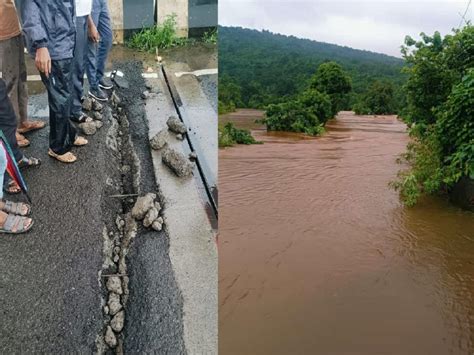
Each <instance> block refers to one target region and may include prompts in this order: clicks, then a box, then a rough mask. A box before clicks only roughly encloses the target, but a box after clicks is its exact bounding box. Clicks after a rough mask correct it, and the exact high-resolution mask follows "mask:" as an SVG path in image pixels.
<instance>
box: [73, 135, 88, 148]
mask: <svg viewBox="0 0 474 355" xmlns="http://www.w3.org/2000/svg"><path fill="white" fill-rule="evenodd" d="M88 143H89V141H88V140H87V139H85V138H84V137H81V136H77V137H76V140H75V141H74V143H73V144H74V145H75V146H76V147H82V146H84V145H86V144H88Z"/></svg>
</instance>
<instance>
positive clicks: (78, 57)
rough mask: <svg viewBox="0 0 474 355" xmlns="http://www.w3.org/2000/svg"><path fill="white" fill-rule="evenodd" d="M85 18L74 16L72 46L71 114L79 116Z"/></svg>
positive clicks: (85, 40) (84, 57) (83, 62)
mask: <svg viewBox="0 0 474 355" xmlns="http://www.w3.org/2000/svg"><path fill="white" fill-rule="evenodd" d="M87 18H88V16H80V17H77V18H76V47H75V48H74V64H73V76H72V85H73V94H72V108H71V115H72V116H73V117H74V118H79V117H81V115H82V104H81V98H82V95H83V92H84V71H85V60H86V54H87V49H88V47H87V45H88V41H87Z"/></svg>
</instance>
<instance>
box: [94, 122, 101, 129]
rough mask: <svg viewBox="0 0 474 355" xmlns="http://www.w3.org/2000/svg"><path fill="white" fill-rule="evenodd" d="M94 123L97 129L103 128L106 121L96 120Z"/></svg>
mask: <svg viewBox="0 0 474 355" xmlns="http://www.w3.org/2000/svg"><path fill="white" fill-rule="evenodd" d="M93 123H94V124H95V128H97V129H100V128H102V126H103V125H104V122H102V121H94V122H93Z"/></svg>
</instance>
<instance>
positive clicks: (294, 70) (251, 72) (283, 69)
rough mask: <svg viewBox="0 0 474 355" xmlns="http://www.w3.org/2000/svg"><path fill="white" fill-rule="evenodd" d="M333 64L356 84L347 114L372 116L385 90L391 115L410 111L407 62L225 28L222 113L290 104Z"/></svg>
mask: <svg viewBox="0 0 474 355" xmlns="http://www.w3.org/2000/svg"><path fill="white" fill-rule="evenodd" d="M328 61H334V62H336V63H338V64H339V65H340V66H341V67H342V68H343V69H344V71H345V72H346V73H347V74H348V75H349V76H350V78H351V82H352V91H351V93H350V94H349V95H348V97H347V100H346V102H345V103H344V108H345V109H352V108H353V107H354V106H355V107H356V108H357V107H359V108H360V109H361V110H362V111H364V112H367V111H370V110H367V107H366V106H367V105H366V103H365V100H366V98H367V93H368V92H369V91H370V90H378V88H380V87H382V88H383V89H384V92H385V93H389V94H390V95H391V98H390V100H391V102H390V106H391V107H390V110H389V111H393V112H397V111H398V110H399V108H401V107H404V105H405V103H404V102H403V97H404V95H403V94H402V92H401V88H402V84H403V83H404V82H405V80H406V76H405V75H404V74H402V72H401V69H402V67H403V65H404V61H403V60H402V59H399V58H395V57H391V56H388V55H384V54H379V53H373V52H369V51H362V50H356V49H352V48H349V47H342V46H338V45H334V44H328V43H321V42H316V41H312V40H307V39H299V38H296V37H293V36H285V35H280V34H274V33H271V32H269V31H256V30H250V29H243V28H236V27H220V28H219V71H220V77H219V110H220V112H221V113H222V112H227V111H232V110H234V109H235V108H238V107H248V108H259V109H265V108H267V106H268V105H269V104H276V103H283V102H288V101H289V100H291V99H293V98H294V97H296V96H298V95H301V93H303V92H304V91H305V90H306V89H308V88H309V87H310V85H311V78H312V76H313V75H314V74H315V72H316V70H317V69H318V67H319V66H320V64H322V63H325V62H328ZM381 113H388V112H381Z"/></svg>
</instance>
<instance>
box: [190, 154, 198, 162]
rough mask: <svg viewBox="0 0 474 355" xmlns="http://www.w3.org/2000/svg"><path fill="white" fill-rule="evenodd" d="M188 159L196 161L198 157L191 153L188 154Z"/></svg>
mask: <svg viewBox="0 0 474 355" xmlns="http://www.w3.org/2000/svg"><path fill="white" fill-rule="evenodd" d="M188 157H189V160H191V161H196V160H197V157H198V156H197V153H196V152H191V153H189V155H188Z"/></svg>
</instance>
